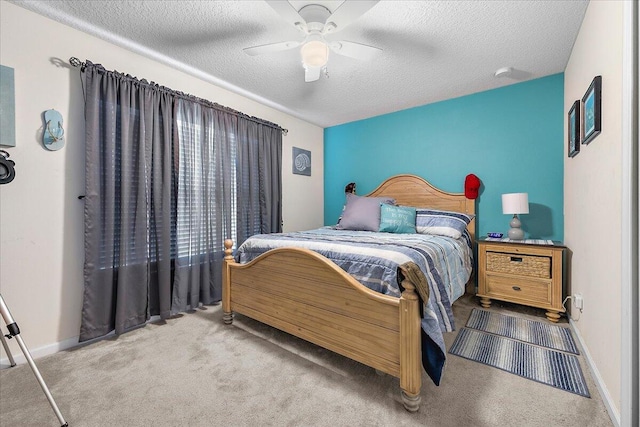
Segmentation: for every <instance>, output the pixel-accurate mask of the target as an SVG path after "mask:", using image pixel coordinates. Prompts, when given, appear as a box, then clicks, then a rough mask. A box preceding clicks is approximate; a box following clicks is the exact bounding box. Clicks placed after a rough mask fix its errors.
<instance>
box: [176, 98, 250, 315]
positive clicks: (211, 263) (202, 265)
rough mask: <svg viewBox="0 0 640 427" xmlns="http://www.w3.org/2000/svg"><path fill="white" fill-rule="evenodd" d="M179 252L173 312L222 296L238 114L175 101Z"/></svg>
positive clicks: (231, 219)
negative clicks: (177, 154) (223, 266)
mask: <svg viewBox="0 0 640 427" xmlns="http://www.w3.org/2000/svg"><path fill="white" fill-rule="evenodd" d="M176 117H177V123H176V124H177V131H178V141H179V159H180V161H179V172H178V204H177V257H176V275H175V284H174V287H173V301H172V306H171V311H172V312H173V313H177V312H180V311H185V310H187V309H188V308H191V309H195V308H196V307H198V305H199V304H200V303H202V304H211V303H214V302H217V301H220V299H221V298H222V259H223V258H224V246H223V242H224V239H225V238H228V237H232V236H233V231H235V230H234V229H235V216H234V211H235V206H234V205H235V204H234V203H233V202H234V200H235V199H234V196H235V193H236V191H235V189H236V183H235V170H236V168H235V156H236V138H235V133H236V129H237V123H238V118H237V116H236V115H234V114H230V113H227V112H223V111H218V110H215V109H213V108H210V107H206V106H202V105H200V104H199V103H197V102H194V101H190V100H185V99H177V100H176Z"/></svg>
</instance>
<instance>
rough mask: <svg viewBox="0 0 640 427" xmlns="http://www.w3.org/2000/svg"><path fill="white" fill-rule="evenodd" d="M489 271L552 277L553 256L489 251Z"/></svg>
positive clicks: (487, 269) (544, 277)
mask: <svg viewBox="0 0 640 427" xmlns="http://www.w3.org/2000/svg"><path fill="white" fill-rule="evenodd" d="M486 271H487V272H496V273H509V274H517V275H519V276H529V277H539V278H541V279H550V278H551V258H549V257H546V256H532V255H523V254H512V253H502V252H487V268H486Z"/></svg>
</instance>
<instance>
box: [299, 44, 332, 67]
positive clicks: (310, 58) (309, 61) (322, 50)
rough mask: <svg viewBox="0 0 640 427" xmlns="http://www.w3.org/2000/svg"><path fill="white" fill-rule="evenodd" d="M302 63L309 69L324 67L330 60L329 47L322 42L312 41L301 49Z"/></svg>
mask: <svg viewBox="0 0 640 427" xmlns="http://www.w3.org/2000/svg"><path fill="white" fill-rule="evenodd" d="M300 55H301V56H302V63H303V64H304V65H305V66H307V67H324V66H325V65H326V64H327V61H328V60H329V46H327V44H326V43H325V42H324V41H322V40H310V41H308V42H306V43H305V44H304V45H302V48H301V49H300Z"/></svg>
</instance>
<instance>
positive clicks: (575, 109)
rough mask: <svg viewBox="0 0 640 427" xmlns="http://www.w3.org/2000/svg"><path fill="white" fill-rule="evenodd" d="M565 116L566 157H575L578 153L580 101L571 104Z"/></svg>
mask: <svg viewBox="0 0 640 427" xmlns="http://www.w3.org/2000/svg"><path fill="white" fill-rule="evenodd" d="M567 116H568V120H567V134H568V135H567V141H568V146H569V149H568V155H569V157H575V156H576V155H577V154H578V153H579V152H580V100H576V101H575V102H574V103H573V105H572V106H571V109H570V110H569V113H568V115H567Z"/></svg>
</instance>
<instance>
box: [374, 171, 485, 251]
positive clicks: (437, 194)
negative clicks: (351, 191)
mask: <svg viewBox="0 0 640 427" xmlns="http://www.w3.org/2000/svg"><path fill="white" fill-rule="evenodd" d="M367 196H371V197H383V196H384V197H393V198H394V199H395V200H396V204H398V205H404V206H415V207H417V208H431V209H439V210H443V211H453V212H464V213H466V214H471V215H475V214H476V202H475V200H473V199H467V198H466V197H465V195H464V193H449V192H447V191H443V190H440V189H439V188H436V187H435V186H433V185H431V184H429V182H427V181H426V180H424V179H422V178H420V177H419V176H416V175H408V174H405V175H395V176H392V177H391V178H388V179H386V180H385V181H384V182H383V183H382V184H380V185H379V186H378V188H376V189H375V190H373V191H372V192H371V193H369V194H367ZM467 230H468V231H469V234H470V235H471V239H472V240H475V238H476V220H475V218H474V219H473V220H472V221H471V222H470V223H469V225H468V226H467Z"/></svg>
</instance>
